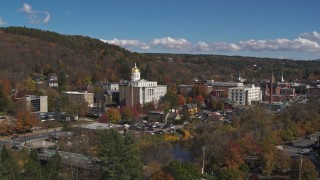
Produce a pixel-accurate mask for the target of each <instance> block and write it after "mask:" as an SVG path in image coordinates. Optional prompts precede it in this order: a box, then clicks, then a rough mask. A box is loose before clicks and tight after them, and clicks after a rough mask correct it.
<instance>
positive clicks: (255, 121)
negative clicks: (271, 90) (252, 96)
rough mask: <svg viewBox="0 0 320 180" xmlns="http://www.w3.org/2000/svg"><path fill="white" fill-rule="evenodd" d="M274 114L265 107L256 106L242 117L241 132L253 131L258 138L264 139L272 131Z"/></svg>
mask: <svg viewBox="0 0 320 180" xmlns="http://www.w3.org/2000/svg"><path fill="white" fill-rule="evenodd" d="M271 120H272V116H271V115H270V113H268V112H267V111H266V110H265V109H264V108H262V107H259V106H255V107H253V108H250V109H249V110H247V111H245V112H243V114H242V115H241V117H240V126H241V127H240V129H241V134H243V133H253V134H252V135H253V137H254V138H255V139H256V140H261V139H263V138H264V137H265V136H266V135H267V134H268V133H270V131H271V122H272V121H271Z"/></svg>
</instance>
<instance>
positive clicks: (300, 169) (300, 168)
mask: <svg viewBox="0 0 320 180" xmlns="http://www.w3.org/2000/svg"><path fill="white" fill-rule="evenodd" d="M301 171H302V155H300V166H299V180H301V173H302V172H301Z"/></svg>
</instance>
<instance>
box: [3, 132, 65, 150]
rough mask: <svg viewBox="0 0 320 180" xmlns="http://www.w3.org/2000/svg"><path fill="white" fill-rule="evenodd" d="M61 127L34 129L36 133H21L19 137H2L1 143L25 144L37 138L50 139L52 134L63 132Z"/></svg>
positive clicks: (11, 144)
mask: <svg viewBox="0 0 320 180" xmlns="http://www.w3.org/2000/svg"><path fill="white" fill-rule="evenodd" d="M61 132H62V131H61V128H57V129H49V130H38V131H34V133H27V134H25V135H24V134H19V137H18V138H15V139H12V136H8V137H6V138H3V139H0V145H1V147H2V145H3V144H9V145H10V146H13V145H24V143H25V142H28V141H33V140H37V139H48V138H49V135H50V134H57V135H59V134H60V133H61Z"/></svg>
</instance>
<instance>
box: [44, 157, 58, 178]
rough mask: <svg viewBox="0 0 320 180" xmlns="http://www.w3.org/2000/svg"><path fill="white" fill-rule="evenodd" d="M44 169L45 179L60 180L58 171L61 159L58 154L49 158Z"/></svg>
mask: <svg viewBox="0 0 320 180" xmlns="http://www.w3.org/2000/svg"><path fill="white" fill-rule="evenodd" d="M45 168H46V169H45V176H46V177H45V179H48V180H51V179H52V180H57V179H62V177H61V176H60V170H61V168H62V159H61V156H60V155H59V154H58V153H55V154H54V155H53V156H51V158H50V160H49V162H48V164H47V165H46V167H45Z"/></svg>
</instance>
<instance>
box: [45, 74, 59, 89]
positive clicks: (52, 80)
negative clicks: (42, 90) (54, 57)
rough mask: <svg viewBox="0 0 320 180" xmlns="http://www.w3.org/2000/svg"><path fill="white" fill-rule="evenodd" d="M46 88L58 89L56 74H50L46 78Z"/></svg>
mask: <svg viewBox="0 0 320 180" xmlns="http://www.w3.org/2000/svg"><path fill="white" fill-rule="evenodd" d="M46 83H47V86H48V87H58V86H59V84H58V76H57V74H56V73H50V74H48V76H47V80H46Z"/></svg>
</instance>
